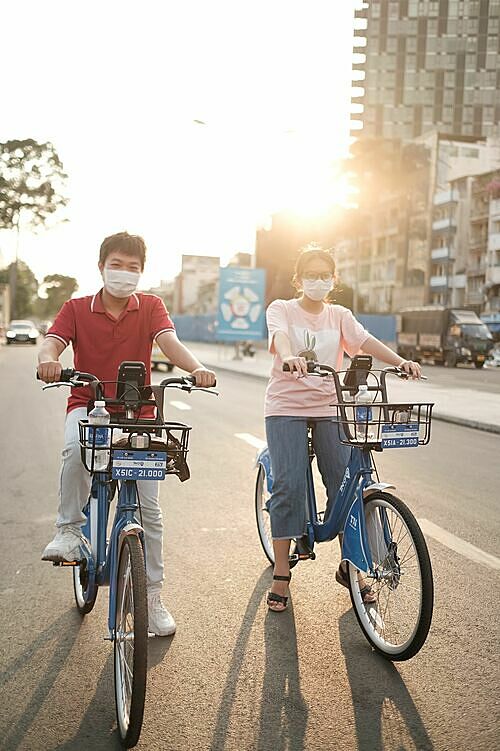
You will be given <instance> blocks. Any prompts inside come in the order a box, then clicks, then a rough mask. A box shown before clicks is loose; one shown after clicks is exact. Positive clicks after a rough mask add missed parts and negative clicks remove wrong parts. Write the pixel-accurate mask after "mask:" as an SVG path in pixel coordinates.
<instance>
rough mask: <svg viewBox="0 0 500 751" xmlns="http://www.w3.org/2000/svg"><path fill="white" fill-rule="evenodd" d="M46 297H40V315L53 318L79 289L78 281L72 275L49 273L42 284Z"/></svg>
mask: <svg viewBox="0 0 500 751" xmlns="http://www.w3.org/2000/svg"><path fill="white" fill-rule="evenodd" d="M41 288H42V290H43V291H44V292H45V295H46V297H40V298H39V303H40V304H39V308H38V310H39V311H40V313H39V315H40V317H41V318H53V317H54V316H55V315H56V313H57V312H58V311H59V309H60V308H61V306H62V305H63V303H65V302H66V300H69V299H70V298H71V295H72V294H73V292H76V290H77V289H78V282H77V281H76V279H74V278H73V277H72V276H62V275H61V274H49V275H48V276H46V277H44V280H43V282H42V285H41Z"/></svg>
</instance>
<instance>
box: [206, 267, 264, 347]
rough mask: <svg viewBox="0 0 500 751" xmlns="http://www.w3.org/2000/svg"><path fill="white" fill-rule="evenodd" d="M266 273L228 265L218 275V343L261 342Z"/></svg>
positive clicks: (260, 270) (261, 270) (262, 270)
mask: <svg viewBox="0 0 500 751" xmlns="http://www.w3.org/2000/svg"><path fill="white" fill-rule="evenodd" d="M265 290H266V272H265V270H264V269H247V268H240V267H237V266H228V267H227V268H225V269H220V272H219V305H218V316H217V335H216V338H217V339H218V340H219V341H230V342H235V341H245V340H255V339H263V338H264V337H265V331H264V300H265Z"/></svg>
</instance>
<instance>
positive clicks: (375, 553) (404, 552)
mask: <svg viewBox="0 0 500 751" xmlns="http://www.w3.org/2000/svg"><path fill="white" fill-rule="evenodd" d="M364 508H365V519H366V529H367V538H368V543H369V546H370V552H371V556H372V560H373V570H374V574H375V576H374V577H370V576H368V577H366V578H364V579H362V581H361V582H360V580H359V579H360V577H358V573H357V571H356V569H355V568H354V566H352V565H351V564H349V581H350V591H351V600H352V605H353V608H354V612H355V613H356V618H357V619H358V623H359V625H360V626H361V629H362V630H363V633H364V635H365V636H366V638H367V639H368V641H369V642H370V644H371V645H372V647H374V649H376V650H377V651H378V652H380V653H381V654H382V655H383V656H384V657H387V658H388V659H390V660H409V659H410V658H411V657H413V656H414V655H416V654H417V652H418V651H419V650H420V649H421V647H422V645H423V644H424V642H425V640H426V638H427V634H428V633H429V628H430V625H431V620H432V609H433V602H434V585H433V579H432V568H431V562H430V558H429V552H428V550H427V545H426V543H425V539H424V536H423V534H422V531H421V529H420V527H419V526H418V524H417V521H416V519H415V517H414V516H413V514H412V513H411V511H410V510H409V508H408V507H407V506H406V505H405V504H404V503H403V501H401V500H400V499H399V498H396V496H393V495H392V494H390V493H383V492H375V493H372V494H371V495H370V496H368V498H366V500H365V504H364ZM367 585H371V588H372V592H373V593H374V595H375V597H376V601H375V602H373V603H365V602H363V596H362V594H361V590H362V589H363V588H364V587H365V586H367Z"/></svg>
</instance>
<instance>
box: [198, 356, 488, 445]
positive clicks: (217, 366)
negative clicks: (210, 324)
mask: <svg viewBox="0 0 500 751" xmlns="http://www.w3.org/2000/svg"><path fill="white" fill-rule="evenodd" d="M187 345H188V347H189V348H190V349H191V351H192V352H194V354H195V355H196V356H197V357H198V358H199V359H200V360H201V362H202V363H203V364H204V365H206V366H208V367H211V368H213V369H214V370H229V371H232V372H234V373H243V374H245V375H251V376H254V377H256V378H262V379H266V380H267V378H268V377H269V372H270V369H271V359H272V358H271V356H270V355H269V353H268V352H267V351H266V350H261V349H258V350H257V352H256V354H255V357H251V358H249V357H245V358H243V359H242V360H233V357H234V347H233V346H232V345H230V344H227V345H225V344H211V343H207V342H187ZM390 396H391V399H393V400H394V401H402V402H405V401H407V400H409V399H411V400H412V401H420V402H434V403H435V407H434V409H433V412H432V415H433V417H434V418H435V419H437V420H443V421H444V422H452V423H456V424H457V425H464V426H466V427H469V428H476V429H477V430H485V431H488V432H490V433H499V434H500V393H495V392H493V391H491V392H487V391H474V389H469V388H455V387H446V388H445V387H443V386H438V385H434V384H433V383H432V380H431V381H419V382H417V381H412V382H410V383H408V382H406V383H405V382H403V381H399V380H397V379H396V378H393V379H392V380H391V383H390Z"/></svg>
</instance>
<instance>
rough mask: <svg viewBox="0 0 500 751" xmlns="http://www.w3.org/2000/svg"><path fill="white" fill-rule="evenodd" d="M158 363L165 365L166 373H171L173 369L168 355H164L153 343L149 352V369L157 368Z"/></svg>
mask: <svg viewBox="0 0 500 751" xmlns="http://www.w3.org/2000/svg"><path fill="white" fill-rule="evenodd" d="M160 365H165V367H166V369H167V372H168V373H171V372H172V370H173V369H174V366H173V363H171V362H170V360H169V359H168V357H165V355H164V354H163V352H162V351H161V349H160V348H159V346H158V345H157V344H153V349H152V352H151V370H158V369H159V367H160Z"/></svg>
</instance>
